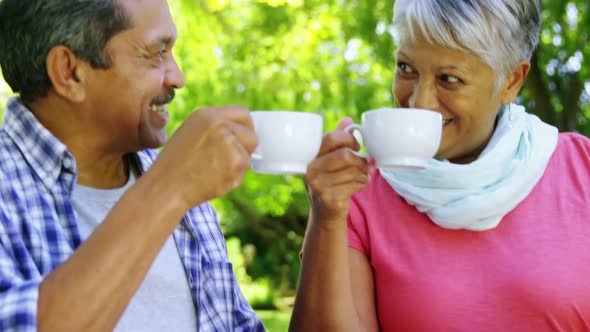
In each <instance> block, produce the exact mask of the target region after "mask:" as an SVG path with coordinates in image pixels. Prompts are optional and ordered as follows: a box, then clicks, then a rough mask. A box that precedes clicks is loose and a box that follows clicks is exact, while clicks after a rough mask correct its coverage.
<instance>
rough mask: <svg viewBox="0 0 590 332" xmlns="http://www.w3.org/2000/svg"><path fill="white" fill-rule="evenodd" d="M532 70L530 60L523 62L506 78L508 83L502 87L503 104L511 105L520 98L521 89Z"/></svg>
mask: <svg viewBox="0 0 590 332" xmlns="http://www.w3.org/2000/svg"><path fill="white" fill-rule="evenodd" d="M530 69H531V63H530V61H528V60H524V61H521V62H520V63H519V64H518V65H517V66H516V68H514V69H513V70H512V71H510V72H509V73H508V75H507V76H506V82H505V83H504V86H503V87H502V90H501V92H500V96H501V98H502V104H510V103H512V102H513V101H514V100H515V99H516V96H518V92H520V88H522V85H523V84H524V80H525V78H526V76H527V75H528V73H529V70H530Z"/></svg>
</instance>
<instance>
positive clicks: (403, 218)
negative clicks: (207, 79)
mask: <svg viewBox="0 0 590 332" xmlns="http://www.w3.org/2000/svg"><path fill="white" fill-rule="evenodd" d="M394 14H395V15H394V27H395V30H396V32H397V40H396V42H397V44H398V52H397V56H396V62H397V70H396V73H395V85H394V93H395V97H396V99H397V102H398V104H399V106H401V107H416V108H425V109H431V110H435V111H437V112H439V113H440V114H442V117H443V119H444V121H443V126H444V127H443V137H442V142H441V145H440V148H439V150H438V152H437V154H436V156H435V158H434V159H433V160H431V161H430V162H429V164H428V165H427V166H426V168H425V169H422V170H413V171H412V170H405V171H402V170H393V171H392V170H375V171H374V172H373V173H371V176H370V177H369V175H368V174H369V168H370V166H369V164H368V163H367V162H366V161H365V160H363V159H362V158H360V157H357V156H356V155H355V154H353V153H352V151H351V150H354V149H358V146H357V143H356V142H355V140H354V138H353V137H352V135H350V134H349V133H346V132H344V131H342V130H336V131H334V132H331V133H329V134H328V135H326V137H325V139H324V142H323V145H322V149H321V152H320V155H319V157H318V158H317V159H316V160H315V161H314V162H313V164H312V165H310V167H309V169H308V172H307V174H306V175H305V181H306V183H307V185H308V187H309V190H310V200H311V206H312V209H311V213H310V221H309V224H308V229H307V234H306V239H305V244H304V248H303V258H302V272H301V280H300V288H299V290H298V294H297V300H296V304H295V310H294V313H293V318H292V322H291V330H292V331H339V332H340V331H377V330H383V331H590V140H588V139H587V138H585V137H583V136H580V135H577V134H572V133H565V134H558V132H557V130H556V129H555V128H554V127H551V126H549V125H547V124H544V123H542V122H541V121H540V120H539V119H538V118H537V117H535V116H533V115H531V114H528V113H527V112H526V111H525V110H524V108H523V107H521V106H518V105H514V104H512V102H514V101H515V99H516V97H517V94H518V92H519V90H520V88H521V86H522V84H523V81H524V79H525V77H526V75H527V73H528V71H529V68H530V62H529V59H530V57H531V54H532V53H533V50H534V49H535V47H536V45H537V43H538V40H539V33H540V5H539V1H538V0H518V1H515V0H475V1H464V0H420V1H417V0H397V1H396V4H395V8H394ZM530 111H533V110H530ZM348 121H350V120H348ZM348 123H349V122H346V121H343V122H342V123H341V126H340V128H343V127H344V126H346V125H347V124H348ZM408 144H411V142H408ZM367 183H368V184H367ZM351 195H352V198H350V197H351ZM349 198H350V199H349Z"/></svg>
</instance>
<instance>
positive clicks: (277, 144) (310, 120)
mask: <svg viewBox="0 0 590 332" xmlns="http://www.w3.org/2000/svg"><path fill="white" fill-rule="evenodd" d="M251 115H252V120H253V121H254V127H255V129H256V135H257V136H258V147H257V148H256V151H254V153H253V154H252V159H251V167H252V170H253V171H254V172H256V173H265V174H304V173H305V172H306V171H307V165H309V163H311V162H312V161H313V160H314V159H315V157H316V156H317V155H318V152H319V151H320V146H321V144H322V136H323V128H324V123H323V119H322V117H321V116H320V115H318V114H313V113H304V112H296V111H255V112H251Z"/></svg>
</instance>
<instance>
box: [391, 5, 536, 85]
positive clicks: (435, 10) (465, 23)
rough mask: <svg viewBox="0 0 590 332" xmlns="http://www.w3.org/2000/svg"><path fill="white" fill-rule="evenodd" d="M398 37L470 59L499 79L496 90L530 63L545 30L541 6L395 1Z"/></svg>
mask: <svg viewBox="0 0 590 332" xmlns="http://www.w3.org/2000/svg"><path fill="white" fill-rule="evenodd" d="M393 24H394V31H395V33H394V37H395V39H396V43H397V44H399V42H400V41H401V40H402V39H405V38H410V40H416V38H418V37H421V38H423V39H425V40H426V41H427V42H429V43H432V44H438V45H441V46H445V47H449V48H453V49H456V50H459V51H464V52H468V53H471V54H473V55H475V56H477V57H479V58H480V59H481V60H482V61H483V62H484V63H486V64H488V65H489V66H490V67H491V68H492V69H493V70H494V71H496V72H497V74H498V84H502V80H503V79H504V78H505V76H506V74H507V73H508V72H509V71H510V70H512V69H514V68H515V67H516V66H517V65H518V64H519V63H520V62H521V61H523V60H530V58H531V56H532V54H533V52H534V50H535V48H536V47H537V44H538V43H539V35H540V30H541V6H540V4H539V0H396V1H395V5H394V18H393Z"/></svg>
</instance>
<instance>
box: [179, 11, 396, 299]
mask: <svg viewBox="0 0 590 332" xmlns="http://www.w3.org/2000/svg"><path fill="white" fill-rule="evenodd" d="M391 8H393V2H392V1H381V2H378V3H377V4H375V3H374V2H367V1H346V2H342V1H325V0H322V1H319V0H315V1H314V0H311V1H305V2H304V1H279V0H275V1H245V0H244V1H241V0H236V1H191V0H184V1H179V2H175V5H174V8H173V11H174V15H175V16H176V20H177V25H178V30H179V36H180V39H179V41H178V45H177V47H176V51H175V52H176V55H177V58H178V60H179V63H180V65H181V67H182V69H183V70H184V72H185V74H186V76H187V82H188V84H187V87H186V88H185V89H183V91H182V92H180V93H179V96H178V98H177V99H178V102H176V104H175V105H174V107H173V109H172V113H173V119H172V126H171V131H173V130H174V129H175V128H176V127H177V126H178V125H179V124H180V123H182V121H183V119H184V118H185V117H186V116H187V115H188V114H189V112H192V111H193V110H194V109H195V108H197V107H199V106H206V105H224V104H239V105H244V106H246V107H248V108H250V109H253V110H254V109H258V110H261V109H274V110H276V109H288V110H300V111H303V112H314V113H319V114H322V115H323V116H324V122H325V129H326V130H330V129H332V128H334V127H335V126H336V124H337V122H338V120H339V119H341V118H342V117H344V116H351V117H353V118H354V119H355V120H358V119H359V116H360V114H361V113H362V112H363V111H365V110H368V109H371V108H375V107H380V106H383V105H391V104H392V103H393V97H392V94H391V84H392V68H393V62H392V55H393V50H394V47H393V42H392V39H391V37H390V35H389V34H388V32H387V28H388V26H389V22H391V16H392V11H391ZM378 27H379V28H378ZM377 31H379V33H377ZM214 205H215V207H216V208H217V209H218V211H219V212H220V215H221V220H222V221H221V222H222V227H223V229H224V232H225V234H226V236H228V237H231V236H238V237H239V238H240V239H241V240H242V243H243V244H244V245H245V246H246V247H247V248H251V250H252V251H253V252H255V254H254V258H253V259H252V260H251V261H250V262H248V264H247V267H248V268H247V271H248V273H249V274H250V275H251V276H252V277H254V278H262V277H264V276H270V278H271V281H272V284H273V287H275V288H277V289H279V290H281V291H288V290H291V289H293V288H294V286H295V284H296V281H297V275H298V271H299V257H298V251H299V249H300V247H301V242H302V234H303V232H304V229H305V223H306V220H307V210H308V203H307V195H306V191H305V186H304V184H303V182H302V180H301V179H300V178H299V177H292V176H282V177H280V176H263V175H255V174H253V173H249V174H247V176H246V179H245V182H244V184H243V185H242V186H241V187H240V188H239V189H237V190H235V191H233V192H232V193H230V194H228V195H226V196H225V197H224V198H222V199H218V200H216V201H215V202H214Z"/></svg>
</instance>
